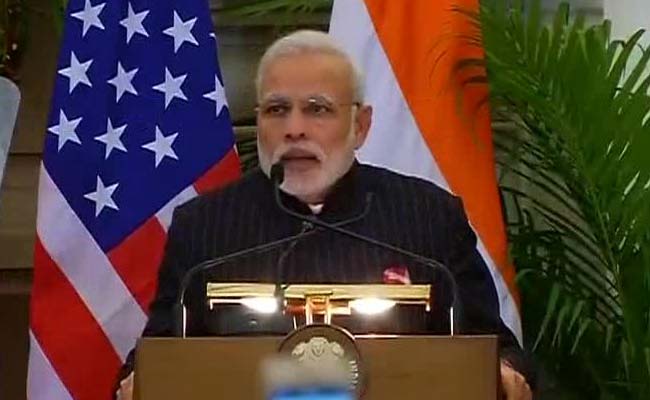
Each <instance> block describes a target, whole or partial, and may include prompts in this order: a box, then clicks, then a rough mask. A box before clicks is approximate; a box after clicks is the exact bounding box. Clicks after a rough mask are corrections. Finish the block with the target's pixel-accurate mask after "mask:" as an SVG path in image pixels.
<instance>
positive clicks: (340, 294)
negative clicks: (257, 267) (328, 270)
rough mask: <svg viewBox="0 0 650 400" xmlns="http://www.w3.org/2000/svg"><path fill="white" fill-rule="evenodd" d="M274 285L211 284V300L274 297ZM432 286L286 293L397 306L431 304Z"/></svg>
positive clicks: (301, 287)
mask: <svg viewBox="0 0 650 400" xmlns="http://www.w3.org/2000/svg"><path fill="white" fill-rule="evenodd" d="M274 293H275V285H274V284H267V283H208V284H207V297H208V298H209V299H241V298H246V297H272V296H273V294H274ZM430 293H431V285H381V284H377V285H366V284H360V285H340V284H314V285H312V284H295V285H288V286H287V287H286V289H285V290H284V297H285V298H287V299H305V298H307V297H311V296H327V297H329V299H330V300H357V299H365V298H371V297H377V298H381V299H386V300H394V301H396V302H398V303H402V302H416V303H417V304H423V303H425V302H426V303H428V302H429V294H430Z"/></svg>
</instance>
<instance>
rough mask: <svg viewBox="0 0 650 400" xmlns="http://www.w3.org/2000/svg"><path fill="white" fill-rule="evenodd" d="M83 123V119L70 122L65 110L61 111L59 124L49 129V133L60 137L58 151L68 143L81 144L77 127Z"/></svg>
mask: <svg viewBox="0 0 650 400" xmlns="http://www.w3.org/2000/svg"><path fill="white" fill-rule="evenodd" d="M80 122H81V118H77V119H73V120H72V121H70V120H68V117H67V116H66V115H65V113H64V112H63V110H60V111H59V124H58V125H54V126H51V127H50V128H48V131H50V132H52V133H53V134H55V135H56V136H58V137H59V145H58V150H59V151H61V148H63V146H64V145H65V144H66V143H67V142H68V141H71V142H74V143H77V144H81V140H80V139H79V136H77V132H76V131H75V129H77V126H78V125H79V123H80Z"/></svg>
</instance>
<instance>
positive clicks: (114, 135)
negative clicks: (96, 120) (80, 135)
mask: <svg viewBox="0 0 650 400" xmlns="http://www.w3.org/2000/svg"><path fill="white" fill-rule="evenodd" d="M125 129H126V125H122V126H118V127H116V128H113V123H112V122H111V120H110V119H109V120H108V122H107V126H106V132H105V133H104V134H103V135H100V136H97V137H96V138H95V140H97V141H98V142H102V143H104V144H105V145H106V158H108V156H110V155H111V151H113V149H118V150H122V151H123V152H125V153H126V148H125V147H124V143H122V140H121V139H120V137H121V136H122V134H123V133H124V130H125Z"/></svg>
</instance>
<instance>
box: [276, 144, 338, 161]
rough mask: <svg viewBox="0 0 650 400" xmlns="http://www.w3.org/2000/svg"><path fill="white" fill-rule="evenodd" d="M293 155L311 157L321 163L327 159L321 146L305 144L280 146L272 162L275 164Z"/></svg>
mask: <svg viewBox="0 0 650 400" xmlns="http://www.w3.org/2000/svg"><path fill="white" fill-rule="evenodd" d="M292 155H311V156H314V157H315V158H316V159H317V160H318V161H320V162H323V161H325V160H326V159H327V155H326V154H325V151H323V149H322V148H321V147H320V146H319V145H317V144H316V143H314V142H303V143H299V144H285V143H282V144H280V145H279V146H278V147H277V148H276V149H275V151H274V152H273V155H272V157H271V160H272V163H273V164H275V163H277V162H278V161H281V160H282V159H284V158H286V157H287V156H292Z"/></svg>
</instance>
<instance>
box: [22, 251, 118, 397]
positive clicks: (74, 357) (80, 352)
mask: <svg viewBox="0 0 650 400" xmlns="http://www.w3.org/2000/svg"><path fill="white" fill-rule="evenodd" d="M34 265H35V270H34V287H33V290H32V298H31V311H30V312H31V315H30V316H31V322H30V323H31V328H32V331H33V332H34V335H35V336H36V339H37V340H38V342H39V343H40V345H41V347H42V349H43V352H44V354H45V356H46V357H47V358H48V359H49V361H50V363H51V364H52V367H53V368H54V370H55V371H56V373H57V375H58V376H59V378H60V379H61V382H63V384H64V385H65V386H66V388H67V389H68V391H69V392H70V393H71V394H72V396H73V397H74V398H75V400H86V399H88V400H96V399H101V398H103V399H109V398H111V396H112V391H113V386H114V383H115V377H116V373H117V370H118V368H119V367H120V365H121V364H122V362H121V361H120V358H119V356H118V355H117V353H116V352H115V350H114V349H113V347H112V346H111V344H110V342H109V340H108V338H107V337H106V335H105V334H104V331H102V329H101V327H100V326H99V324H98V323H97V321H96V320H95V318H94V317H93V315H92V314H91V313H90V311H89V310H88V308H87V307H86V305H85V303H84V302H83V299H81V297H79V295H78V294H77V292H76V291H75V289H74V287H73V286H72V285H71V284H70V282H69V281H68V279H67V278H66V276H65V275H64V274H63V272H61V269H60V268H59V267H58V266H57V265H56V263H55V262H54V261H53V260H52V259H51V258H50V256H49V254H48V253H47V251H46V250H45V248H44V247H43V245H42V244H41V242H40V239H39V238H37V239H36V246H35V249H34ZM89 267H91V266H89Z"/></svg>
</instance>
